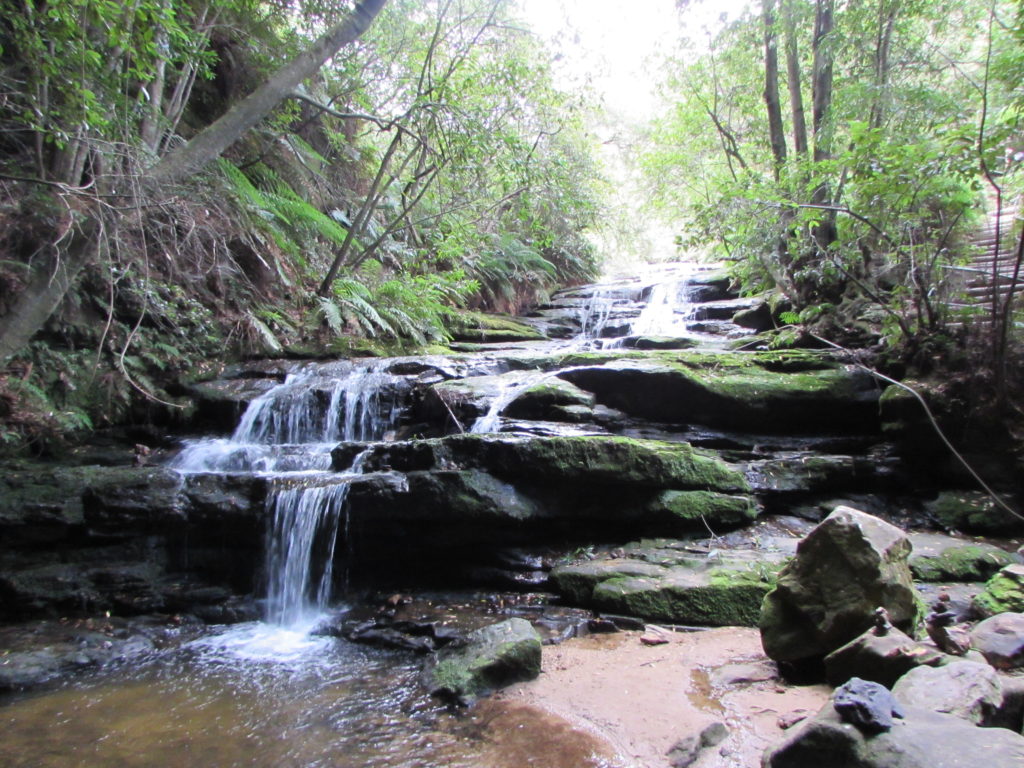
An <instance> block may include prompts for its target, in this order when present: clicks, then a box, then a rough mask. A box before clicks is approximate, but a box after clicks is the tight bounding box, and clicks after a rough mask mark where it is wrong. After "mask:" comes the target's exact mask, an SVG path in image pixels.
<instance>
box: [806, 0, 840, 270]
mask: <svg viewBox="0 0 1024 768" xmlns="http://www.w3.org/2000/svg"><path fill="white" fill-rule="evenodd" d="M834 9H835V0H817V2H816V3H815V15H814V65H813V72H812V74H811V83H812V89H811V91H812V94H811V95H812V99H813V102H814V104H813V108H812V121H813V122H812V129H813V131H814V161H815V162H816V163H817V162H820V161H822V160H827V159H829V158H830V157H831V156H832V126H831V116H830V114H829V113H830V112H831V109H832V61H833V58H834V54H833V51H832V41H831V40H830V39H829V38H830V37H831V34H832V29H833V27H834ZM811 202H812V203H813V204H815V205H822V206H827V205H829V204H830V202H831V190H830V187H829V184H828V182H827V181H824V180H822V181H821V183H819V184H818V186H817V187H815V189H814V193H813V194H812V195H811ZM811 235H812V237H813V238H814V241H815V244H816V245H817V248H818V250H819V251H824V250H825V249H826V248H828V246H830V245H831V244H832V243H834V242H835V241H836V237H837V236H838V235H837V230H836V214H835V212H834V211H831V212H829V213H827V214H826V215H825V217H824V218H823V219H822V221H821V223H820V224H819V225H818V226H816V227H814V230H813V231H812V233H811Z"/></svg>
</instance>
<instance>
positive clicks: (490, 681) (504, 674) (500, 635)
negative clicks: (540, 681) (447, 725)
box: [424, 619, 541, 702]
mask: <svg viewBox="0 0 1024 768" xmlns="http://www.w3.org/2000/svg"><path fill="white" fill-rule="evenodd" d="M467 641H468V643H467V645H466V646H464V647H461V648H451V647H449V648H444V649H442V650H441V651H439V652H438V653H437V655H436V657H435V658H434V659H433V660H432V662H431V663H429V664H428V665H427V667H426V669H425V670H424V681H425V683H426V685H427V688H428V689H429V690H430V692H431V693H432V694H434V695H436V696H441V697H444V698H447V699H450V700H453V701H456V702H468V701H472V700H473V699H475V698H477V697H479V696H483V695H485V694H486V693H489V692H490V691H493V690H495V689H496V688H500V687H502V686H505V685H509V684H511V683H515V682H519V681H522V680H532V679H533V678H535V677H537V675H539V674H540V661H541V640H540V636H539V635H538V634H537V632H536V631H535V630H534V629H533V627H532V626H530V622H528V621H526V620H525V619H508V620H506V621H503V622H501V623H499V624H492V625H491V626H488V627H483V628H481V629H478V630H474V631H473V632H470V633H469V635H468V637H467Z"/></svg>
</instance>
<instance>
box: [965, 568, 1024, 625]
mask: <svg viewBox="0 0 1024 768" xmlns="http://www.w3.org/2000/svg"><path fill="white" fill-rule="evenodd" d="M973 606H974V609H975V610H976V611H978V613H980V614H981V615H982V616H994V615H995V614H997V613H1024V565H1020V564H1018V563H1014V564H1012V565H1007V566H1006V567H1005V568H1003V569H1002V570H1000V571H999V573H997V574H996V575H995V576H993V577H992V578H991V579H989V580H988V583H986V584H985V590H984V591H983V592H982V593H981V594H979V595H977V596H976V597H975V598H974V602H973Z"/></svg>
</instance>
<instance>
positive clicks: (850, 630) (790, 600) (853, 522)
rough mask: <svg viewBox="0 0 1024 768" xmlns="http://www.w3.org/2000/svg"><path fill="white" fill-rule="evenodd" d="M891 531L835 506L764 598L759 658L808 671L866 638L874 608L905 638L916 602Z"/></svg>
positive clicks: (900, 540) (905, 552)
mask: <svg viewBox="0 0 1024 768" xmlns="http://www.w3.org/2000/svg"><path fill="white" fill-rule="evenodd" d="M910 552H911V544H910V540H909V539H908V538H907V536H906V535H905V534H904V533H903V532H902V531H901V530H899V529H898V528H896V527H895V526H893V525H890V524H889V523H886V522H884V521H882V520H879V519H878V518H876V517H873V516H871V515H868V514H866V513H864V512H861V511H859V510H856V509H852V508H850V507H837V508H836V509H835V510H834V511H833V512H832V514H830V515H829V516H828V517H827V518H825V520H823V521H822V522H821V523H820V524H819V525H818V526H816V527H815V528H814V529H813V530H812V531H811V532H810V533H809V534H808V535H807V536H806V537H805V538H804V539H803V540H802V541H801V542H800V544H799V545H798V546H797V554H796V557H795V558H794V559H793V560H792V561H791V562H790V563H789V564H788V565H787V566H786V567H785V568H783V569H782V571H781V572H780V573H779V577H778V585H777V586H776V588H775V589H774V590H773V591H772V592H771V593H769V594H768V596H767V597H766V598H765V601H764V605H763V606H762V609H761V618H760V621H759V627H760V629H761V641H762V644H763V645H764V649H765V653H767V654H768V655H769V656H770V657H772V658H773V659H775V660H776V661H779V662H786V663H791V664H794V665H798V666H804V665H813V664H816V663H818V662H820V660H821V659H822V658H823V657H824V656H825V655H826V654H828V653H830V652H831V651H834V650H835V649H837V648H839V647H840V646H841V645H844V644H845V643H848V642H849V641H851V640H853V639H854V638H856V637H857V636H858V635H860V634H861V633H863V632H864V631H866V630H867V629H868V628H869V627H870V626H871V625H872V623H873V621H874V612H875V609H876V608H879V607H883V608H885V609H886V610H887V611H888V612H889V616H890V617H891V619H892V622H893V624H894V625H896V627H898V628H899V629H900V630H902V631H904V632H907V633H911V632H913V629H914V626H915V625H916V623H917V621H918V619H919V617H920V613H921V602H920V599H919V598H918V597H917V593H916V592H915V590H914V584H913V579H912V576H911V573H910V568H909V566H908V565H907V558H908V556H909V555H910Z"/></svg>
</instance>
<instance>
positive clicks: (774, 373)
mask: <svg viewBox="0 0 1024 768" xmlns="http://www.w3.org/2000/svg"><path fill="white" fill-rule="evenodd" d="M560 376H561V377H562V378H564V379H567V380H568V381H571V382H573V383H574V384H576V385H577V386H579V387H581V388H583V389H585V390H587V391H588V392H593V393H594V394H595V395H596V397H597V401H598V402H599V403H601V404H603V405H608V406H611V407H613V408H617V409H618V410H621V411H623V412H625V413H628V414H630V415H631V416H638V417H641V418H652V419H657V420H659V421H678V422H695V423H700V424H706V425H709V426H713V427H724V428H738V429H743V430H748V431H750V430H752V431H762V430H763V431H769V432H772V431H785V432H789V433H792V432H815V431H821V430H834V431H842V430H848V431H855V432H864V431H869V430H871V429H872V428H873V427H874V426H875V425H877V423H878V414H877V398H878V394H877V391H875V390H874V389H873V384H872V383H871V382H870V378H869V377H866V376H865V375H863V374H861V373H858V372H856V371H855V370H853V369H852V368H845V367H843V366H839V365H836V364H835V363H833V362H830V361H828V360H825V359H823V358H821V357H818V356H814V355H811V354H807V353H803V352H766V353H748V354H744V355H735V354H734V355H727V354H722V355H715V354H709V353H707V352H701V353H699V354H698V353H690V352H686V351H652V352H646V353H643V354H640V353H637V352H633V353H630V354H628V355H623V356H622V357H620V358H618V359H613V360H602V361H601V363H600V364H590V365H580V366H577V367H575V368H573V369H572V370H566V371H563V372H562V373H561V374H560Z"/></svg>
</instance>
